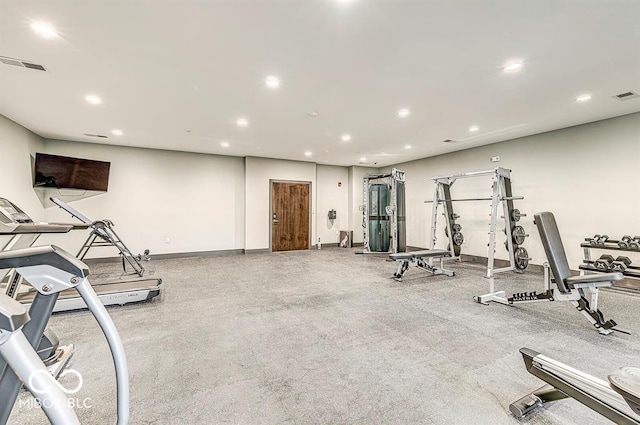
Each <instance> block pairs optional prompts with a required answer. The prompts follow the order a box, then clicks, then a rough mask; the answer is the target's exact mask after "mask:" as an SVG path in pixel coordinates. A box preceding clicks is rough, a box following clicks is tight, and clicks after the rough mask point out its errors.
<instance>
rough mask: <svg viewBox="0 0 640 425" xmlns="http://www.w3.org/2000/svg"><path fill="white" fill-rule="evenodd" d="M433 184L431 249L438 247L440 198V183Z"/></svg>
mask: <svg viewBox="0 0 640 425" xmlns="http://www.w3.org/2000/svg"><path fill="white" fill-rule="evenodd" d="M433 184H434V189H433V207H431V232H430V233H431V235H430V237H429V249H434V248H435V247H436V231H437V229H436V225H437V223H438V205H439V202H438V201H439V199H440V197H439V190H440V184H439V183H438V182H433Z"/></svg>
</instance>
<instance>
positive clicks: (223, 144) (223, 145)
mask: <svg viewBox="0 0 640 425" xmlns="http://www.w3.org/2000/svg"><path fill="white" fill-rule="evenodd" d="M220 146H222V147H223V148H228V147H229V142H225V141H224V140H223V141H222V142H220Z"/></svg>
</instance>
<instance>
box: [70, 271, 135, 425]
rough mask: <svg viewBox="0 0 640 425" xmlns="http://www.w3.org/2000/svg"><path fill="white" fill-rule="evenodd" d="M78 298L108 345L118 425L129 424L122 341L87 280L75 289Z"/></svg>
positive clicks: (126, 373)
mask: <svg viewBox="0 0 640 425" xmlns="http://www.w3.org/2000/svg"><path fill="white" fill-rule="evenodd" d="M76 289H77V290H78V292H79V293H80V296H81V297H82V299H83V300H84V302H85V303H86V304H87V307H88V308H89V311H91V314H93V317H94V318H95V319H96V321H97V322H98V324H99V325H100V328H101V329H102V333H104V336H105V338H106V339H107V342H108V344H109V349H110V350H111V357H112V358H113V365H114V367H115V371H116V385H117V393H118V400H117V406H118V422H117V424H118V425H127V424H128V423H129V371H128V366H127V357H126V355H125V352H124V346H123V344H122V339H121V338H120V334H119V333H118V329H117V328H116V325H115V324H114V323H113V320H112V319H111V316H109V313H107V309H106V308H105V306H104V305H103V304H102V302H101V301H100V299H99V298H98V296H97V295H96V293H95V291H94V290H93V287H92V286H91V284H90V283H89V279H84V280H83V281H82V282H80V283H79V284H78V286H77V287H76Z"/></svg>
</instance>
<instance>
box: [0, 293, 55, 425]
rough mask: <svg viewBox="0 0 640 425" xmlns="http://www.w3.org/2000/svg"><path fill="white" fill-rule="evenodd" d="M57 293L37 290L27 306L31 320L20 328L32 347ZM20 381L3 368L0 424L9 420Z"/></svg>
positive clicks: (39, 336) (41, 331)
mask: <svg viewBox="0 0 640 425" xmlns="http://www.w3.org/2000/svg"><path fill="white" fill-rule="evenodd" d="M58 295H59V293H58V292H56V293H52V294H50V295H42V294H41V293H40V292H38V293H37V294H36V296H35V298H34V299H33V303H32V304H31V307H30V308H29V316H30V317H31V320H30V321H29V322H27V324H26V325H24V327H23V328H22V332H23V333H24V336H25V337H26V338H27V341H29V344H31V347H33V348H34V349H36V348H38V344H40V340H41V339H42V334H43V333H44V330H45V328H46V327H47V323H48V322H49V318H50V317H51V313H52V312H53V308H54V306H55V304H56V301H57V300H58ZM21 386H22V382H21V381H20V379H19V378H18V377H17V376H16V374H15V373H11V371H10V370H7V369H6V368H5V370H4V373H3V374H2V377H0V424H2V425H4V424H6V423H7V421H8V420H9V415H11V410H12V408H13V405H14V403H15V401H16V398H17V397H18V393H19V392H20V387H21Z"/></svg>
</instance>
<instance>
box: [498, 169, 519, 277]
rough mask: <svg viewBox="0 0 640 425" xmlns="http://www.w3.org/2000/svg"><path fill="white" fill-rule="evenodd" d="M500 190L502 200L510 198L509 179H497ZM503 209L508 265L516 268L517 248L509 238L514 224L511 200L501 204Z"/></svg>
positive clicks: (511, 238)
mask: <svg viewBox="0 0 640 425" xmlns="http://www.w3.org/2000/svg"><path fill="white" fill-rule="evenodd" d="M499 184H500V189H502V198H503V199H506V198H512V196H511V178H509V177H503V178H501V179H499ZM502 207H503V210H504V211H503V216H504V228H505V229H507V241H508V246H509V263H510V264H511V267H513V268H514V270H515V267H516V256H515V252H516V249H517V248H518V246H517V245H516V244H515V243H514V241H513V237H512V236H511V235H512V233H513V228H514V227H515V225H516V223H515V221H513V219H512V217H511V212H512V211H513V200H511V199H510V200H507V201H506V202H502Z"/></svg>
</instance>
